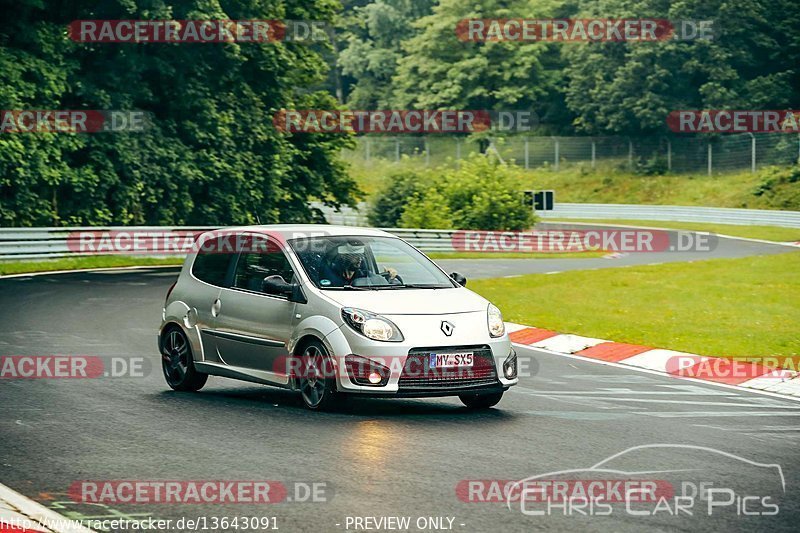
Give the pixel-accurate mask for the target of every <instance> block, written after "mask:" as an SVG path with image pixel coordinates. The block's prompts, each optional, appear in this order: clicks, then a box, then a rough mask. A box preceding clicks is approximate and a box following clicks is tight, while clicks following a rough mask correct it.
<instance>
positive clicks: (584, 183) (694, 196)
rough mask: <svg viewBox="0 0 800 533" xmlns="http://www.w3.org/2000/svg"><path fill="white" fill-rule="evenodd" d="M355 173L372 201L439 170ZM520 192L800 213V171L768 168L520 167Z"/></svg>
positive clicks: (409, 167)
mask: <svg viewBox="0 0 800 533" xmlns="http://www.w3.org/2000/svg"><path fill="white" fill-rule="evenodd" d="M349 163H350V173H351V175H352V176H353V177H354V178H355V179H356V181H357V182H358V184H359V185H360V187H361V189H362V190H363V191H364V193H365V194H366V196H367V198H369V197H370V196H372V195H374V194H375V193H376V192H377V191H379V190H380V189H381V188H382V186H383V184H384V183H385V182H386V180H387V179H388V178H389V177H390V176H391V175H392V174H393V173H397V172H402V171H416V172H426V171H434V172H435V169H433V170H431V169H428V168H426V166H425V163H424V159H422V158H403V159H401V160H400V161H399V162H395V161H387V160H384V159H373V160H372V161H370V162H369V163H365V162H364V161H363V159H360V158H356V157H351V158H349ZM514 172H515V173H516V174H517V176H518V179H519V188H520V190H524V189H554V190H555V191H556V201H557V202H590V203H592V202H594V203H618V204H659V205H698V206H707V207H742V208H750V209H788V210H800V166H797V165H795V166H793V167H788V168H776V167H768V168H764V169H761V170H759V171H758V172H757V173H755V174H751V173H750V172H749V171H747V172H738V173H732V174H721V175H714V176H710V177H709V176H707V175H705V174H702V173H698V174H681V175H641V174H636V173H634V172H631V171H629V170H623V169H620V168H619V167H615V166H611V165H609V166H606V167H599V168H597V169H596V170H594V171H592V170H591V169H590V168H588V167H587V166H582V165H574V166H571V167H568V168H565V169H563V170H561V171H560V172H554V171H552V170H549V169H531V170H525V169H522V168H519V167H515V169H514Z"/></svg>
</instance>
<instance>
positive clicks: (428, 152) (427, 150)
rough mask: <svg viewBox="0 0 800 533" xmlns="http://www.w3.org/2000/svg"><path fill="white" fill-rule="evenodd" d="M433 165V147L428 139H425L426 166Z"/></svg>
mask: <svg viewBox="0 0 800 533" xmlns="http://www.w3.org/2000/svg"><path fill="white" fill-rule="evenodd" d="M430 164H431V145H430V143H428V138H427V137H425V166H426V167H427V166H430Z"/></svg>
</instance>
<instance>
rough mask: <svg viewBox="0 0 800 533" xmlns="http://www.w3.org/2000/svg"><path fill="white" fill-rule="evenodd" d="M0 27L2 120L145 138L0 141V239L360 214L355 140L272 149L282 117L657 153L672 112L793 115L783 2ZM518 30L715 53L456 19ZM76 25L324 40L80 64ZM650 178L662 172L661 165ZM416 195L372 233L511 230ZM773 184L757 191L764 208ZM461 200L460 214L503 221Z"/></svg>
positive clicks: (411, 4) (460, 6)
mask: <svg viewBox="0 0 800 533" xmlns="http://www.w3.org/2000/svg"><path fill="white" fill-rule="evenodd" d="M0 11H1V12H2V14H3V16H2V19H0V109H6V110H8V109H44V110H47V109H137V110H143V111H146V112H148V113H149V114H150V116H151V121H150V124H151V127H150V129H148V131H146V132H142V133H114V134H111V133H102V134H91V135H90V134H81V135H70V134H44V133H39V134H6V133H0V225H4V226H6V225H15V226H29V225H75V224H235V223H249V222H255V221H256V220H257V219H260V220H261V221H262V222H265V223H266V222H277V221H281V222H292V221H310V220H315V219H318V218H319V213H316V212H314V211H313V210H312V209H310V208H309V207H308V201H309V200H322V201H323V202H326V203H327V204H329V205H333V206H339V205H343V204H351V203H353V201H354V200H355V199H356V196H357V194H358V192H357V188H356V186H355V184H354V182H353V180H352V179H351V178H350V177H349V176H348V173H347V169H346V168H345V166H344V165H343V163H342V162H341V160H340V159H339V153H340V151H341V150H342V149H343V148H344V147H346V146H348V145H349V143H350V142H351V139H348V138H347V137H346V136H343V135H341V134H304V135H285V134H282V133H280V132H278V131H277V130H276V129H275V127H274V126H273V125H272V117H273V114H274V113H275V111H277V110H280V109H309V108H323V109H327V108H332V107H337V106H346V107H349V108H350V109H380V108H396V109H403V108H418V109H442V108H461V109H488V110H500V109H519V110H534V111H535V112H536V113H537V114H538V116H539V117H540V120H541V125H540V130H539V133H541V134H576V133H591V134H599V135H602V134H622V135H628V136H636V135H661V134H664V133H665V132H666V124H665V117H666V115H667V113H669V112H670V111H672V110H676V109H722V108H738V109H784V108H794V109H798V108H800V67H799V66H798V65H800V33H798V32H797V28H798V27H800V7H798V4H797V2H796V0H681V1H680V2H677V1H671V0H510V1H506V0H503V1H501V0H475V1H470V2H464V1H462V0H440V1H438V2H436V1H434V0H342V2H341V3H340V2H339V1H337V0H180V1H179V0H108V1H106V2H101V3H98V2H95V1H90V0H70V1H66V0H51V1H47V0H0ZM518 17H526V18H585V17H601V18H624V17H628V18H643V17H649V18H668V19H671V20H681V19H691V20H712V21H713V23H714V30H715V35H714V39H713V40H693V41H677V40H675V41H665V42H649V43H636V42H630V43H625V42H598V43H587V42H569V43H563V42H524V43H523V42H462V41H460V40H459V39H458V38H457V36H456V32H455V27H456V24H457V23H458V22H459V21H460V20H462V19H466V18H518ZM76 19H295V20H298V19H299V20H315V21H327V22H330V23H331V24H333V25H334V26H335V27H336V32H334V33H332V34H331V37H332V38H331V40H330V42H328V43H313V44H309V43H292V42H281V43H274V42H273V43H260V44H256V43H240V44H235V43H225V44H204V45H199V44H191V45H187V44H154V43H149V44H99V43H98V44H84V43H76V42H73V41H71V40H70V39H69V38H68V36H67V31H66V28H67V24H68V23H69V22H70V21H72V20H76ZM472 164H476V163H474V162H471V163H470V165H472ZM643 165H644V166H643V167H642V168H641V169H640V170H641V171H642V172H643V173H651V174H658V173H660V172H661V168H660V163H659V162H658V161H653V162H644V163H643ZM661 166H663V165H661ZM474 177H475V179H476V180H477V181H476V185H475V187H484V189H483V190H484V191H487V190H490V188H491V187H493V186H494V184H493V183H490V182H489V181H488V179H487V178H486V177H485V176H481V175H477V174H476V176H474ZM418 179H420V177H419V176H415V177H408V176H401V177H398V178H397V179H395V180H394V181H393V185H392V186H393V187H398V188H400V190H398V191H397V193H398V194H397V196H399V197H400V198H402V199H403V203H402V204H398V205H394V204H392V205H390V206H388V207H386V208H377V209H376V210H375V214H374V215H373V217H377V218H374V221H375V223H376V224H378V225H382V226H389V225H394V224H400V223H403V224H408V225H415V224H417V225H425V226H428V225H431V224H445V223H448V221H449V223H450V225H452V226H454V227H461V226H464V225H468V224H473V225H475V226H476V227H486V226H487V225H491V224H494V223H496V224H499V225H500V226H503V227H505V226H514V225H516V224H517V222H514V221H508V220H506V221H497V220H496V221H495V222H492V223H489V222H487V220H485V219H479V218H470V217H471V216H473V215H471V214H469V213H467V212H466V211H465V210H464V209H463V207H462V206H460V205H459V204H458V202H456V203H455V204H454V203H453V202H452V201H451V199H449V193H447V192H446V191H443V190H442V189H441V188H440V185H439V184H438V182H435V183H433V185H430V184H428V185H426V184H424V183H416V182H415V180H418ZM783 183H784V182H783V181H780V180H778V181H776V182H774V183H773V182H770V183H765V192H764V194H771V193H769V192H768V191H770V190H773V189H774V188H775V187H778V189H780V188H781V187H783V185H781V184H783ZM787 183H788V182H787ZM791 184H792V185H791V186H792V187H796V184H795V182H791ZM786 186H789V185H786ZM774 190H777V189H774ZM470 194H471V196H470V202H472V203H471V204H470V205H471V206H472V208H471V210H470V213H476V212H480V211H481V209H486V210H490V209H502V206H503V205H505V204H504V202H505V201H506V200H504V199H503V198H502V197H498V198H489V197H486V198H484V197H481V194H482V193H480V192H479V191H477V189H476V191H473V193H470ZM389 196H391V195H389ZM445 200H446V201H445ZM393 201H394V200H391V199H387V195H384V196H383V199H380V198H379V199H378V202H379V203H380V202H389V203H391V202H393ZM406 203H413V204H414V208H413V209H406V206H405V204H406ZM417 204H419V205H417ZM445 204H446V205H445ZM775 205H776V206H778V205H780V201H779V200H778V199H777V198H776V199H775ZM475 206H479V209H477V211H476V208H475ZM434 207H435V208H434ZM487 213H488V211H487ZM474 216H475V217H477V215H474ZM496 216H505V215H502V214H498V215H496Z"/></svg>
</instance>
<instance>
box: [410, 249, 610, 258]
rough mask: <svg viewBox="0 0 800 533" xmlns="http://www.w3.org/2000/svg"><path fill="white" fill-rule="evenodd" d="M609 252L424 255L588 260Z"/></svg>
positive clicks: (435, 253) (439, 253) (444, 253)
mask: <svg viewBox="0 0 800 533" xmlns="http://www.w3.org/2000/svg"><path fill="white" fill-rule="evenodd" d="M609 253H610V252H604V251H591V252H563V253H546V252H430V253H426V254H425V255H427V256H428V257H430V258H431V259H588V258H590V257H603V256H604V255H608V254H609Z"/></svg>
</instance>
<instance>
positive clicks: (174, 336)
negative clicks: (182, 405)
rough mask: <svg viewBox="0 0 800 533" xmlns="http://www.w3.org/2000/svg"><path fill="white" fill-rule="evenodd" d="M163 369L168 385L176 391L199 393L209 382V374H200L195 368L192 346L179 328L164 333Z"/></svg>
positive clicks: (162, 344) (162, 343)
mask: <svg viewBox="0 0 800 533" xmlns="http://www.w3.org/2000/svg"><path fill="white" fill-rule="evenodd" d="M161 369H162V370H163V371H164V379H166V380H167V385H169V386H170V388H171V389H173V390H176V391H185V392H194V391H198V390H200V389H202V388H203V385H205V384H206V381H208V374H203V373H202V372H198V371H197V369H196V368H195V366H194V357H193V356H192V346H191V344H189V339H187V338H186V334H184V333H183V331H182V330H181V329H180V328H178V327H171V328H169V329H167V330H165V331H164V333H163V336H162V340H161Z"/></svg>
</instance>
